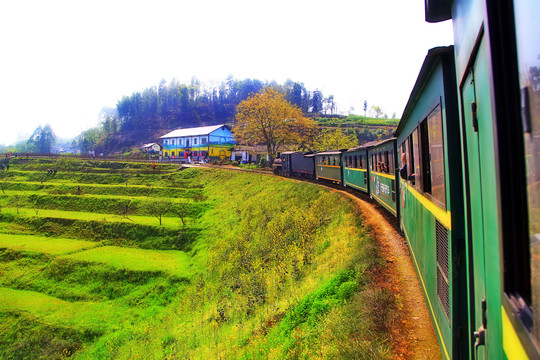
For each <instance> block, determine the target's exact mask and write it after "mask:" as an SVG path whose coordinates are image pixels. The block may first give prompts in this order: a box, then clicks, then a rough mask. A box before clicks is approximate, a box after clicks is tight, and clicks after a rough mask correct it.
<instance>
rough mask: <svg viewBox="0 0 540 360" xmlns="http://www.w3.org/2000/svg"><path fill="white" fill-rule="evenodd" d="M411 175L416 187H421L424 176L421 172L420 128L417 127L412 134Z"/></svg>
mask: <svg viewBox="0 0 540 360" xmlns="http://www.w3.org/2000/svg"><path fill="white" fill-rule="evenodd" d="M410 140H411V150H412V151H411V152H412V156H411V162H410V164H411V173H412V174H411V175H410V178H411V179H412V183H413V185H414V186H415V187H417V188H420V184H421V183H422V177H421V172H420V147H419V145H418V129H415V130H414V131H413V133H412V134H411V138H410Z"/></svg>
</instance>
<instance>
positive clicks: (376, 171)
mask: <svg viewBox="0 0 540 360" xmlns="http://www.w3.org/2000/svg"><path fill="white" fill-rule="evenodd" d="M396 156H397V154H396V139H395V138H391V139H386V140H382V141H380V142H378V143H376V144H374V145H373V146H371V147H369V148H368V159H369V196H370V197H371V198H373V199H375V200H376V201H377V202H378V203H380V204H381V205H382V206H384V207H385V208H386V209H387V210H388V211H390V213H392V215H394V216H399V206H398V203H399V197H398V194H397V187H398V184H397V179H396V165H395V164H396Z"/></svg>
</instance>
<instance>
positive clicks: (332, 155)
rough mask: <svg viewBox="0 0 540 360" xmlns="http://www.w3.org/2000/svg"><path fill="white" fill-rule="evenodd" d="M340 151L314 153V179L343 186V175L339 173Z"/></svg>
mask: <svg viewBox="0 0 540 360" xmlns="http://www.w3.org/2000/svg"><path fill="white" fill-rule="evenodd" d="M341 153H342V151H341V150H331V151H325V152H320V153H316V154H315V155H314V156H315V177H316V179H317V180H319V179H324V180H327V181H332V182H334V183H336V184H340V185H341V184H343V174H342V171H341Z"/></svg>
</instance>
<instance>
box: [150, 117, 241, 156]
mask: <svg viewBox="0 0 540 360" xmlns="http://www.w3.org/2000/svg"><path fill="white" fill-rule="evenodd" d="M160 139H162V140H163V156H164V157H171V158H175V159H179V158H188V157H189V158H191V160H194V161H202V160H204V159H209V160H212V159H213V160H216V159H224V158H227V157H230V156H231V149H232V147H233V146H234V144H235V142H234V139H233V134H232V132H231V130H230V129H229V127H228V126H226V125H224V124H221V125H212V126H202V127H195V128H187V129H177V130H174V131H171V132H170V133H168V134H165V135H163V136H161V137H160Z"/></svg>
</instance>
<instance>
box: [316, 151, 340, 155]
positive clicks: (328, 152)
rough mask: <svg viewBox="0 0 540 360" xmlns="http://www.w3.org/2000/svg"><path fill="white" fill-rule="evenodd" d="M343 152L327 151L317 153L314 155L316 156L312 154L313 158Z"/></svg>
mask: <svg viewBox="0 0 540 360" xmlns="http://www.w3.org/2000/svg"><path fill="white" fill-rule="evenodd" d="M343 151H345V150H328V151H323V152H319V153H316V154H313V155H315V156H319V155H339V154H341V153H342V152H343Z"/></svg>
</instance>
